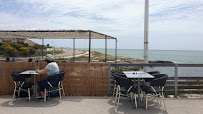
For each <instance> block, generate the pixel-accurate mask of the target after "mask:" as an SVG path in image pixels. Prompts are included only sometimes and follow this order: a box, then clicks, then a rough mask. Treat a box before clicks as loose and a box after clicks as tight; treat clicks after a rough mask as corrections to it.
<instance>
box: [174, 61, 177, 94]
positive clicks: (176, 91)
mask: <svg viewBox="0 0 203 114" xmlns="http://www.w3.org/2000/svg"><path fill="white" fill-rule="evenodd" d="M174 89H175V96H174V97H175V98H177V96H178V64H175V88H174Z"/></svg>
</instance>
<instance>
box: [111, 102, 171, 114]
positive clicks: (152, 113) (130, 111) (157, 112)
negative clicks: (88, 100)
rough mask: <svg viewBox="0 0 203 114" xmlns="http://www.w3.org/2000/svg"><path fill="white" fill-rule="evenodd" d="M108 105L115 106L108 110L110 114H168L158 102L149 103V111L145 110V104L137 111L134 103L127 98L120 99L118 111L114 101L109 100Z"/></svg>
mask: <svg viewBox="0 0 203 114" xmlns="http://www.w3.org/2000/svg"><path fill="white" fill-rule="evenodd" d="M108 104H110V105H114V106H115V107H113V108H110V109H109V110H108V112H109V113H110V114H134V113H136V114H137V113H138V114H168V113H167V111H165V110H163V106H160V105H159V104H158V102H156V101H149V102H148V110H145V105H144V104H143V105H142V106H140V107H139V108H137V109H136V108H135V105H134V102H133V101H131V100H128V99H125V98H124V99H120V103H119V105H118V109H116V104H115V103H114V102H113V100H109V101H108Z"/></svg>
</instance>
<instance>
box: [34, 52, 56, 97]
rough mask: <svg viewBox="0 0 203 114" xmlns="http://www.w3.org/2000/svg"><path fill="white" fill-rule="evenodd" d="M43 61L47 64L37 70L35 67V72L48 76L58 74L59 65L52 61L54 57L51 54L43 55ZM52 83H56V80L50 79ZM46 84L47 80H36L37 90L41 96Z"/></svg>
mask: <svg viewBox="0 0 203 114" xmlns="http://www.w3.org/2000/svg"><path fill="white" fill-rule="evenodd" d="M45 61H46V62H47V63H48V64H47V66H46V67H45V68H44V69H42V70H39V69H37V70H36V72H37V73H40V74H45V73H47V75H48V76H53V75H56V74H59V66H58V64H57V63H56V62H54V57H53V56H52V55H51V54H47V55H46V57H45ZM51 83H52V84H54V85H56V84H57V81H52V82H51ZM47 86H48V83H47V80H42V81H39V82H38V91H39V92H40V94H41V96H44V89H45V88H46V87H47Z"/></svg>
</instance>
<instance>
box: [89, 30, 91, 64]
mask: <svg viewBox="0 0 203 114" xmlns="http://www.w3.org/2000/svg"><path fill="white" fill-rule="evenodd" d="M90 58H91V31H89V63H90V61H91V60H90Z"/></svg>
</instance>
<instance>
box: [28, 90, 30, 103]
mask: <svg viewBox="0 0 203 114" xmlns="http://www.w3.org/2000/svg"><path fill="white" fill-rule="evenodd" d="M28 97H29V101H30V88H28Z"/></svg>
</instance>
